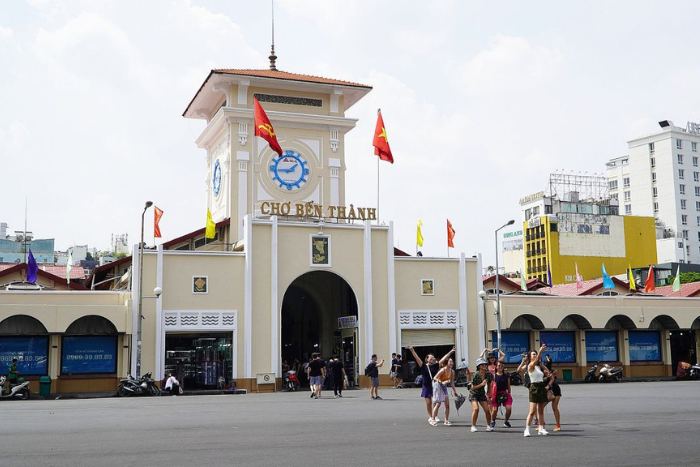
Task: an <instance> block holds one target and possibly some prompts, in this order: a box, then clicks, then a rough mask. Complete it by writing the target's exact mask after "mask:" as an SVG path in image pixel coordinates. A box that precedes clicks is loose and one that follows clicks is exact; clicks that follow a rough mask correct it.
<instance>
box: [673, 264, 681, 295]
mask: <svg viewBox="0 0 700 467" xmlns="http://www.w3.org/2000/svg"><path fill="white" fill-rule="evenodd" d="M671 288H672V289H673V291H674V292H679V291H680V290H681V267H680V266H678V269H677V270H676V278H675V279H673V286H671Z"/></svg>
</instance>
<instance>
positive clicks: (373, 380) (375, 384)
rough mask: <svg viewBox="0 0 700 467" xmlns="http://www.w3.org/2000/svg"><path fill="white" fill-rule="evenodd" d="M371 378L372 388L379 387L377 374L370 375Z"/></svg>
mask: <svg viewBox="0 0 700 467" xmlns="http://www.w3.org/2000/svg"><path fill="white" fill-rule="evenodd" d="M370 378H371V379H372V387H373V388H378V387H379V376H371V377H370Z"/></svg>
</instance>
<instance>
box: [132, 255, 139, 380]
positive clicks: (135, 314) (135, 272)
mask: <svg viewBox="0 0 700 467" xmlns="http://www.w3.org/2000/svg"><path fill="white" fill-rule="evenodd" d="M131 257H132V258H133V259H132V261H131V264H132V267H131V365H129V374H132V373H134V371H136V353H137V352H136V346H137V345H138V343H137V342H136V330H137V329H138V322H139V299H138V297H139V283H140V281H139V277H140V274H141V271H139V268H138V267H134V266H133V265H138V264H139V257H140V251H139V247H138V245H134V248H133V253H132V254H131Z"/></svg>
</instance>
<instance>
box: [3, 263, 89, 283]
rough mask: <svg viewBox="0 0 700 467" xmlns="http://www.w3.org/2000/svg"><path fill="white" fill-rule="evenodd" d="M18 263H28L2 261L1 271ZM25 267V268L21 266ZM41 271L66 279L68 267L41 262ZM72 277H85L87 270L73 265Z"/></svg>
mask: <svg viewBox="0 0 700 467" xmlns="http://www.w3.org/2000/svg"><path fill="white" fill-rule="evenodd" d="M18 264H26V263H2V264H0V271H5V270H6V269H10V268H13V267H15V266H17V265H18ZM20 269H24V268H20ZM39 271H46V272H47V273H49V274H51V275H53V276H58V277H62V278H63V279H64V280H65V279H66V267H65V266H56V265H53V264H46V265H44V264H39ZM70 278H71V279H85V270H84V269H83V268H82V267H81V266H80V265H78V266H73V268H72V269H71V270H70Z"/></svg>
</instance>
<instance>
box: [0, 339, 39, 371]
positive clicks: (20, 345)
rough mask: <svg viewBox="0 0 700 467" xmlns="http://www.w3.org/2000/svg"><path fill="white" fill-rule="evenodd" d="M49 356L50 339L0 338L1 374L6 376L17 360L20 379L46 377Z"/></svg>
mask: <svg viewBox="0 0 700 467" xmlns="http://www.w3.org/2000/svg"><path fill="white" fill-rule="evenodd" d="M48 355H49V338H48V337H0V374H2V375H6V374H7V372H8V370H9V369H10V364H12V359H13V358H16V359H17V369H18V370H19V375H20V377H21V376H23V375H45V374H47V373H48V370H47V362H48Z"/></svg>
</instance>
